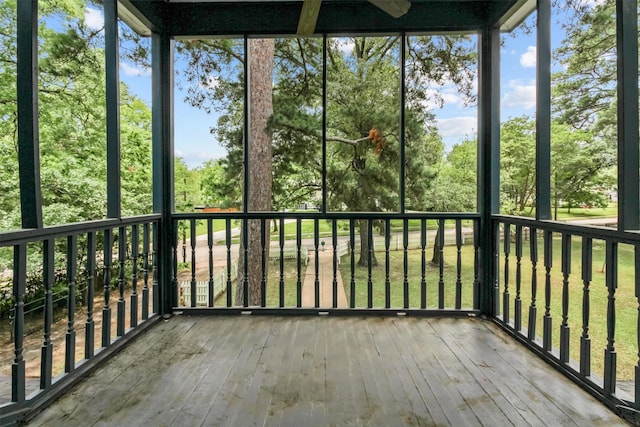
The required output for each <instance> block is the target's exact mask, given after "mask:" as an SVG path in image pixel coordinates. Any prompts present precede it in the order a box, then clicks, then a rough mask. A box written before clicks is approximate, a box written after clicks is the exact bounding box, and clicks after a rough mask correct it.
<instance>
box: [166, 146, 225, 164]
mask: <svg viewBox="0 0 640 427" xmlns="http://www.w3.org/2000/svg"><path fill="white" fill-rule="evenodd" d="M175 155H176V156H177V157H181V158H182V161H183V162H185V163H186V164H187V166H189V167H190V168H194V167H196V166H200V165H201V164H203V163H204V162H207V161H209V160H215V159H218V158H220V155H219V154H218V155H216V153H214V152H211V151H209V152H204V151H197V152H194V151H187V152H183V151H180V150H175Z"/></svg>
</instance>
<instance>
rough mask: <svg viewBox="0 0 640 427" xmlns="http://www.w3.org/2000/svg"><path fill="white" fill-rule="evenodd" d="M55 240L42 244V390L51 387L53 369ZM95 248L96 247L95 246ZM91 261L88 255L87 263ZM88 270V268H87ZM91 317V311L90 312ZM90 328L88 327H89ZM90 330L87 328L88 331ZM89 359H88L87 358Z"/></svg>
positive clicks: (48, 240)
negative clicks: (52, 330)
mask: <svg viewBox="0 0 640 427" xmlns="http://www.w3.org/2000/svg"><path fill="white" fill-rule="evenodd" d="M94 245H95V243H94ZM55 246H56V244H55V239H47V240H45V241H44V242H42V254H43V260H42V270H43V273H44V277H43V279H44V295H45V297H44V343H43V344H42V349H41V355H42V356H41V361H40V363H41V365H40V388H41V389H45V388H47V387H49V386H50V385H51V378H52V369H53V363H52V362H53V343H52V342H51V325H52V324H53V286H54V285H55V280H56V279H55ZM94 248H95V246H94ZM89 259H90V257H89V255H87V262H88V260H89ZM87 270H88V268H87ZM88 314H89V316H91V311H89V313H88ZM87 326H88V325H87ZM88 330H89V328H87V331H88ZM87 358H88V357H87Z"/></svg>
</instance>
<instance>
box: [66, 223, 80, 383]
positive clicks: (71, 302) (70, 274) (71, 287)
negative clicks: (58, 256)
mask: <svg viewBox="0 0 640 427" xmlns="http://www.w3.org/2000/svg"><path fill="white" fill-rule="evenodd" d="M77 273H78V237H77V236H76V235H75V234H72V235H71V236H69V237H67V281H68V283H67V287H68V293H67V332H66V334H65V358H64V371H65V372H71V371H73V369H74V368H75V365H76V329H75V314H76V275H77Z"/></svg>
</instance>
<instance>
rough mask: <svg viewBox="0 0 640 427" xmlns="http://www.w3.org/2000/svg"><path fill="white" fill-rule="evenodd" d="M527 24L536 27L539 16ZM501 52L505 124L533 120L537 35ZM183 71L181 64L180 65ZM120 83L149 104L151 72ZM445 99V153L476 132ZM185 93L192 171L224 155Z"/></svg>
mask: <svg viewBox="0 0 640 427" xmlns="http://www.w3.org/2000/svg"><path fill="white" fill-rule="evenodd" d="M85 17H86V20H87V24H88V25H89V26H90V27H91V26H99V25H100V24H101V21H102V15H101V11H99V10H97V9H87V10H86V16H85ZM528 22H529V23H530V24H532V25H535V14H534V15H532V16H530V17H529V19H528ZM562 36H563V34H562V30H561V28H560V26H559V25H554V27H553V30H552V46H553V47H556V46H557V45H558V44H559V43H560V41H561V40H562ZM503 38H504V46H503V48H502V50H501V61H502V68H501V102H502V110H501V117H502V120H507V119H509V118H510V117H516V116H521V115H523V114H526V115H529V116H533V115H534V114H535V105H536V102H535V80H536V69H535V65H536V48H535V46H536V35H535V31H533V32H531V34H523V33H519V34H518V36H517V37H512V36H510V35H508V34H505V35H504V36H503ZM177 66H178V67H179V64H178V65H177ZM120 78H121V80H122V81H123V82H125V83H126V84H127V85H128V86H129V88H130V89H131V90H132V92H133V93H135V94H136V95H137V96H139V97H140V98H142V99H143V100H145V101H146V102H147V103H148V104H149V105H150V104H151V77H150V70H146V69H140V68H138V67H135V66H133V65H131V64H127V63H126V62H122V63H121V64H120ZM437 90H438V91H439V92H440V94H441V96H442V97H443V98H444V101H445V104H444V107H442V108H434V113H435V115H436V119H437V126H438V129H439V131H440V134H441V135H442V136H443V138H444V141H445V144H446V146H447V148H448V149H449V148H451V146H452V145H453V144H455V143H457V142H460V141H461V140H462V139H465V138H467V137H475V133H476V129H477V117H476V116H477V110H476V109H475V107H465V106H464V105H463V102H462V99H461V97H460V96H459V95H458V93H457V91H456V90H455V86H454V85H453V84H445V85H444V86H442V87H440V88H437ZM184 95H185V94H184V93H183V92H181V91H180V89H179V88H178V87H176V89H175V153H176V155H177V156H180V157H182V158H183V160H184V161H185V162H186V163H187V164H188V165H189V166H190V167H195V166H198V165H200V164H202V162H204V161H207V160H209V159H214V158H219V157H223V156H224V155H225V152H224V150H223V149H222V148H221V147H220V146H219V145H218V144H217V143H216V141H215V137H214V136H213V135H212V134H211V133H210V127H211V126H214V125H215V123H216V120H217V118H216V116H215V115H209V114H207V113H205V112H204V111H202V110H200V109H197V108H194V107H191V106H189V105H188V104H186V103H185V102H184Z"/></svg>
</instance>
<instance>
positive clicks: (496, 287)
mask: <svg viewBox="0 0 640 427" xmlns="http://www.w3.org/2000/svg"><path fill="white" fill-rule="evenodd" d="M491 237H492V238H493V239H494V242H493V245H492V247H493V253H492V254H491V263H492V264H493V268H492V269H491V270H492V271H493V274H492V276H493V277H492V280H493V313H494V317H496V318H498V317H500V267H499V265H500V223H498V222H493V223H492V230H491ZM487 268H488V267H487Z"/></svg>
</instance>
